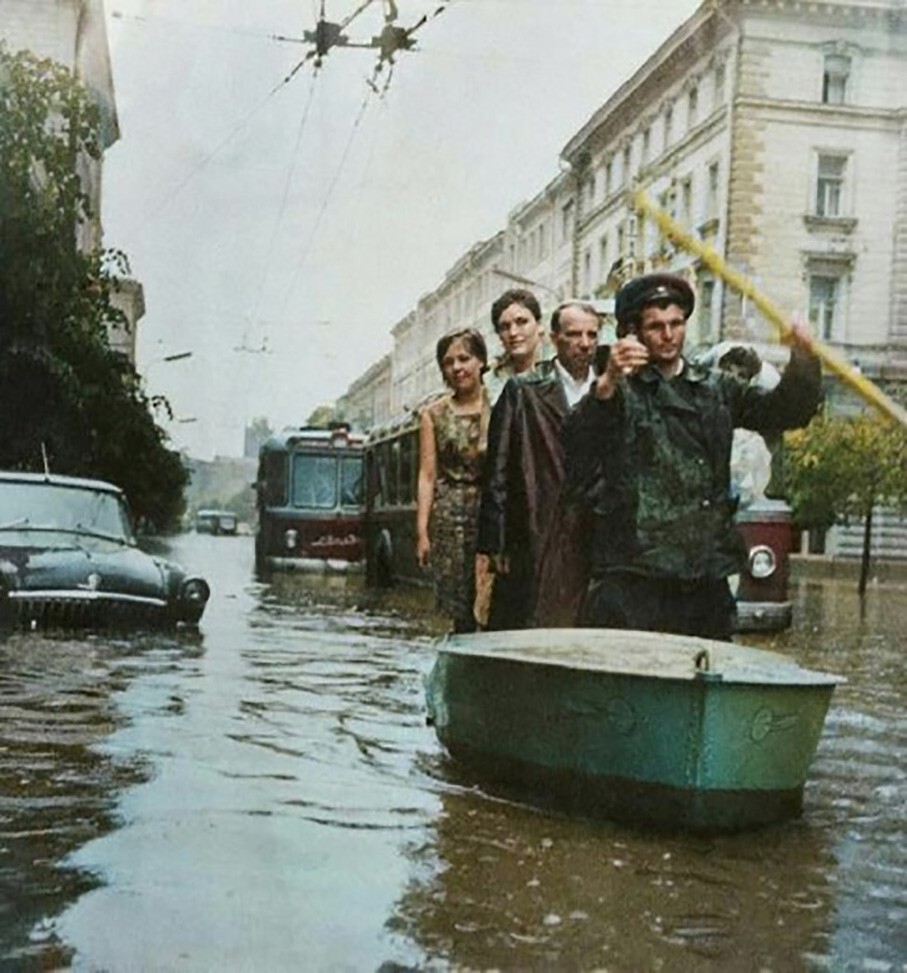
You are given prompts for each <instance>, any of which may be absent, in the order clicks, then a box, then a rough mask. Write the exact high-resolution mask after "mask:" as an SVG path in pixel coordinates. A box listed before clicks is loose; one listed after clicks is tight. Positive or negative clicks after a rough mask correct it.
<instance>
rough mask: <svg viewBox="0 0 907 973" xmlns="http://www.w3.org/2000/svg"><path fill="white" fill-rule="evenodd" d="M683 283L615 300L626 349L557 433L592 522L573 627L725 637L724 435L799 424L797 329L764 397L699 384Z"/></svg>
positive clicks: (806, 353)
mask: <svg viewBox="0 0 907 973" xmlns="http://www.w3.org/2000/svg"><path fill="white" fill-rule="evenodd" d="M694 302H695V298H694V294H693V290H692V288H691V287H690V285H689V284H688V283H687V282H686V281H685V280H684V279H683V278H682V277H678V276H675V275H672V274H649V275H646V276H644V277H638V278H636V279H634V280H631V281H630V282H629V283H627V284H625V285H624V286H623V287H622V288H621V289H620V291H618V294H617V297H616V300H615V312H616V315H617V319H618V325H619V327H620V328H621V331H622V333H624V334H626V337H622V338H621V339H620V340H618V341H617V342H615V343H614V345H612V347H611V352H610V356H609V359H608V365H607V367H606V369H605V370H604V372H603V373H602V375H601V376H600V377H599V378H598V379H597V381H596V384H595V386H594V388H593V391H592V392H591V393H590V394H589V395H588V396H586V398H585V399H583V401H582V402H581V403H580V404H579V405H578V406H577V408H576V409H575V410H574V411H573V412H572V413H571V415H570V416H569V418H568V420H567V423H566V425H565V430H564V434H565V449H566V456H567V460H566V465H567V472H566V480H567V484H568V489H573V490H575V491H576V492H577V493H578V495H579V496H581V497H583V498H584V499H585V501H586V502H587V503H588V504H589V506H590V507H591V508H592V510H593V511H594V514H595V536H594V539H593V544H592V574H591V580H590V582H589V587H588V592H587V595H586V601H585V604H584V605H583V623H584V624H586V625H592V626H600V627H603V628H629V629H642V630H648V631H661V632H675V633H678V634H686V635H698V636H703V637H707V638H716V639H729V638H730V637H731V634H732V631H733V627H734V613H735V606H734V600H733V598H732V596H731V593H730V589H729V586H728V581H727V579H728V576H730V575H732V574H735V573H737V572H739V571H740V569H741V567H742V565H743V561H744V558H745V550H744V546H743V542H742V539H741V538H740V536H739V535H738V534H737V532H736V530H735V528H734V525H733V512H734V509H735V507H736V503H735V502H734V500H733V499H732V497H731V496H730V489H729V487H730V482H729V481H730V470H729V467H730V454H731V433H732V431H733V429H734V428H735V427H737V426H742V427H744V428H747V429H755V430H757V431H762V430H781V429H789V428H795V427H797V426H802V425H805V424H806V423H807V422H809V420H810V419H811V418H812V416H813V414H814V413H815V411H816V409H817V407H818V404H819V397H820V390H821V369H820V367H819V361H818V359H817V358H816V356H815V355H814V354H813V352H812V341H811V339H810V337H809V335H808V333H807V332H806V330H805V329H804V328H803V327H801V326H797V327H795V328H794V331H793V334H792V337H791V356H790V363H789V364H788V366H787V368H786V369H785V371H784V374H783V376H782V378H781V381H780V382H779V383H778V385H777V387H776V388H774V389H773V390H771V391H767V390H765V389H762V388H759V387H756V386H753V385H744V384H742V383H741V382H739V381H738V380H737V379H735V378H732V377H731V376H729V375H726V374H723V373H721V372H713V373H711V374H710V373H709V372H708V371H705V370H703V369H699V368H697V367H695V366H694V365H692V364H690V363H689V362H688V361H687V360H686V359H685V358H684V355H683V347H684V339H685V336H686V323H687V318H689V316H690V314H691V313H692V311H693V307H694Z"/></svg>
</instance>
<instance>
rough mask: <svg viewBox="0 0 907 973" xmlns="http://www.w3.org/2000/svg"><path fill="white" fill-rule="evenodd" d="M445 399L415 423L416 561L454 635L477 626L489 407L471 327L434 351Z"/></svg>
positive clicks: (479, 343)
mask: <svg viewBox="0 0 907 973" xmlns="http://www.w3.org/2000/svg"><path fill="white" fill-rule="evenodd" d="M435 354H436V358H437V361H438V367H439V368H440V369H441V375H442V377H443V379H444V383H445V385H447V386H448V388H449V389H450V392H449V393H448V394H446V395H443V396H442V397H441V398H439V399H436V400H435V401H433V402H431V403H430V404H429V405H427V406H426V407H425V408H424V409H423V411H422V415H421V417H420V424H419V485H418V498H417V506H416V559H417V561H418V563H419V566H420V567H421V568H423V569H429V568H430V569H431V571H432V573H433V576H434V585H435V593H436V596H437V601H438V607H439V608H440V609H441V611H443V612H444V613H445V614H446V615H448V616H449V617H450V618H451V620H452V622H453V630H454V631H455V632H471V631H473V630H474V629H475V627H476V623H475V618H474V615H473V606H474V602H475V557H476V523H477V518H478V508H479V495H480V493H479V491H480V486H479V480H480V475H481V466H482V460H483V458H484V455H485V445H486V441H487V437H488V419H489V413H490V407H489V403H488V396H487V394H486V392H485V388H484V385H483V381H482V376H483V374H484V372H485V369H486V368H487V365H488V352H487V349H486V347H485V339H484V338H483V337H482V335H481V334H480V333H479V332H478V331H476V330H474V329H472V328H462V329H459V330H456V331H451V332H448V333H447V334H445V335H444V336H443V337H442V338H441V339H440V340H439V341H438V344H437V347H436V349H435Z"/></svg>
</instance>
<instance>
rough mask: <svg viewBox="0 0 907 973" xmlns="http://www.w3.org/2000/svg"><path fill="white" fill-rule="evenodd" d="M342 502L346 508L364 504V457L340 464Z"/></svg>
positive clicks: (351, 458) (353, 457)
mask: <svg viewBox="0 0 907 973" xmlns="http://www.w3.org/2000/svg"><path fill="white" fill-rule="evenodd" d="M340 480H341V483H340V502H341V504H343V506H344V507H358V506H359V505H360V504H361V503H362V457H361V456H352V457H348V458H347V459H344V460H343V461H342V463H341V464H340Z"/></svg>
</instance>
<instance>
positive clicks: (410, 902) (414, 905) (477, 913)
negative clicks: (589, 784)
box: [390, 792, 835, 970]
mask: <svg viewBox="0 0 907 973" xmlns="http://www.w3.org/2000/svg"><path fill="white" fill-rule="evenodd" d="M409 854H410V856H411V857H412V859H413V862H414V867H415V871H416V878H414V879H413V881H412V882H411V884H410V886H409V888H408V889H407V890H406V892H405V893H404V895H403V897H402V898H401V900H400V902H399V904H398V909H397V912H396V915H395V916H394V918H393V919H392V920H391V924H390V925H391V928H392V929H394V931H395V932H397V933H398V934H404V935H407V936H411V937H413V938H414V939H415V940H417V941H418V942H419V944H420V946H421V947H422V948H423V949H424V951H425V953H426V955H427V956H428V957H430V958H442V957H443V958H445V959H447V960H449V961H450V962H451V963H452V964H453V966H454V967H459V966H463V967H466V968H470V969H488V968H496V969H564V970H580V969H596V968H602V969H618V970H642V969H647V970H653V969H669V970H703V969H715V970H727V969H730V968H737V969H739V968H741V967H739V966H738V965H737V963H738V959H739V958H740V957H742V956H745V957H746V962H747V967H746V968H747V969H779V968H780V969H785V968H791V966H790V963H791V959H792V957H795V956H797V955H800V954H803V953H804V952H814V953H818V954H824V953H825V952H826V943H827V939H828V935H829V928H830V927H831V925H832V915H833V911H834V894H833V889H832V888H831V887H830V885H829V880H828V876H829V875H830V874H832V873H833V872H834V869H835V861H834V858H833V856H832V854H831V851H830V848H829V844H828V838H827V836H826V835H823V834H822V832H821V831H818V830H816V829H814V828H812V827H810V826H809V825H808V824H804V823H802V822H798V823H794V824H792V825H786V826H784V827H783V828H776V829H770V830H766V831H763V832H759V833H757V834H755V835H752V836H748V837H746V838H741V837H740V836H737V837H734V838H722V839H717V840H707V839H702V838H700V839H690V838H681V837H669V836H657V837H656V836H651V835H646V834H641V833H634V832H633V831H629V830H627V829H621V828H617V827H615V826H610V825H608V824H605V823H597V824H596V823H594V822H590V821H584V820H577V819H573V818H569V817H561V816H556V815H551V814H541V813H537V812H535V811H533V810H531V809H528V808H526V807H522V806H519V805H514V804H510V803H505V802H491V801H489V799H488V798H487V797H485V796H483V795H481V794H477V793H468V792H465V793H449V794H446V795H445V796H444V798H443V809H442V812H441V814H440V816H439V819H438V822H437V825H436V827H435V828H434V831H433V835H432V838H431V840H430V841H429V842H427V843H425V844H423V845H422V846H420V847H413V848H411V849H410V852H409Z"/></svg>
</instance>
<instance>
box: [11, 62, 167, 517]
mask: <svg viewBox="0 0 907 973" xmlns="http://www.w3.org/2000/svg"><path fill="white" fill-rule="evenodd" d="M0 117H2V119H3V124H2V125H0V414H2V415H3V423H2V427H0V467H3V468H7V469H9V468H14V469H32V470H41V469H43V459H42V451H46V453H47V456H48V460H49V463H50V467H51V469H52V471H53V472H56V473H68V474H73V475H81V476H93V477H100V478H102V479H107V480H112V481H113V482H115V483H117V484H118V485H119V486H121V487H122V488H123V489H124V490H125V492H126V494H127V497H128V498H129V501H130V504H131V506H132V509H133V512H134V513H135V514H136V516H139V517H142V518H144V519H147V520H149V521H151V522H153V523H154V524H156V525H157V526H158V527H160V528H163V527H166V526H168V525H170V524H171V523H172V522H174V521H175V519H176V518H177V517H178V516H179V515H180V513H181V512H182V509H183V496H182V491H183V486H184V485H185V482H186V473H185V471H184V470H183V465H182V462H181V460H180V457H179V455H178V454H177V453H175V452H174V451H172V450H170V449H168V448H167V444H166V439H167V437H166V433H165V432H164V431H163V430H162V429H161V428H160V427H159V426H158V425H157V424H156V423H155V421H154V416H153V414H152V410H151V406H152V403H151V402H150V401H149V399H148V397H147V396H146V395H145V393H144V391H143V389H142V385H141V380H140V378H139V376H138V375H137V373H136V371H135V369H134V367H133V366H132V364H131V362H129V360H128V359H127V358H126V357H125V356H123V355H122V354H120V353H118V352H116V351H114V350H113V349H112V348H111V347H110V343H109V340H108V333H109V330H110V329H113V328H123V327H126V326H127V322H126V320H125V317H124V315H123V314H122V312H121V311H119V310H118V309H117V308H116V307H115V306H114V303H113V297H114V294H115V292H116V290H117V287H118V280H119V278H120V277H121V276H123V275H125V274H127V273H128V264H127V261H126V258H125V256H124V255H123V254H121V253H118V252H115V251H104V250H101V249H100V248H97V249H94V250H86V249H85V248H84V246H82V247H80V245H79V239H80V232H79V231H80V230H83V231H84V229H85V228H86V227H89V226H90V225H91V221H92V219H93V218H94V217H95V214H93V213H92V212H91V209H90V205H91V203H90V197H89V194H88V193H87V192H86V189H85V182H84V180H85V177H86V174H87V172H88V171H89V168H90V167H89V166H88V162H89V160H96V159H98V158H99V157H100V153H101V145H100V138H99V131H100V115H99V111H98V108H97V106H96V105H95V104H94V102H93V101H92V100H91V98H90V97H89V96H88V94H87V92H86V91H85V89H84V88H83V87H82V86H81V84H80V83H79V82H78V81H77V80H76V79H75V78H74V77H73V75H72V73H71V72H70V71H69V70H68V69H67V68H65V67H63V66H62V65H60V64H57V63H55V62H53V61H49V60H41V59H38V58H36V57H35V56H34V55H32V54H30V53H28V52H25V51H20V52H18V53H14V54H13V53H10V52H9V51H7V49H6V48H5V47H4V46H3V45H2V44H0ZM81 236H82V238H83V240H84V239H86V238H90V234H86V233H84V232H83V233H82V234H81Z"/></svg>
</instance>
